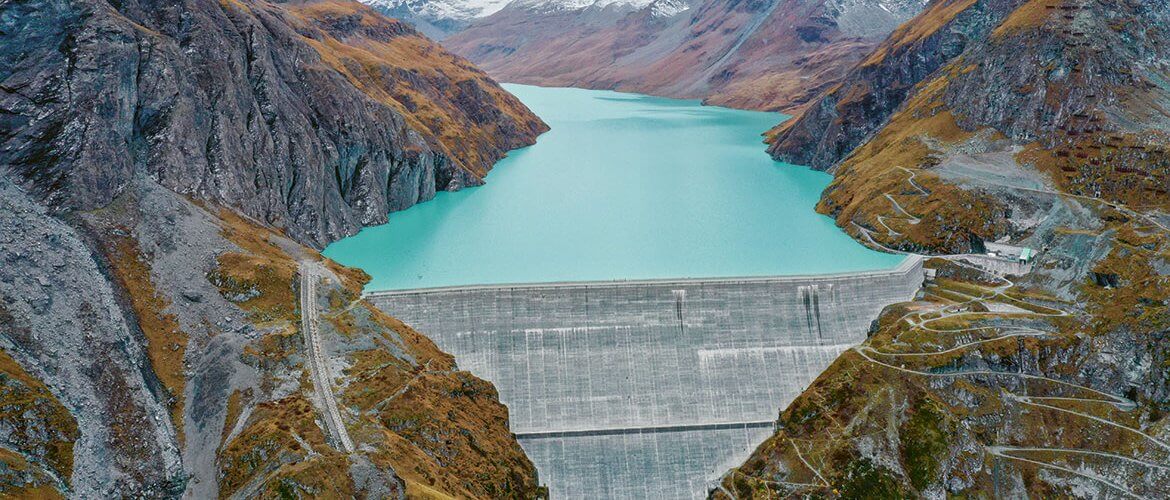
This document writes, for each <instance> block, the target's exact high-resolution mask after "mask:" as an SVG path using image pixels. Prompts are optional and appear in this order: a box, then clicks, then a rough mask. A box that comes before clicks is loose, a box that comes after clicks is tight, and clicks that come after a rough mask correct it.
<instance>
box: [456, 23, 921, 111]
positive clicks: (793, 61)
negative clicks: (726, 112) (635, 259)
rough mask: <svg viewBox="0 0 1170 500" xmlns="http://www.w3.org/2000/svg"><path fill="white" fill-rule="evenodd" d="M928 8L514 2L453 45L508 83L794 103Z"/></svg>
mask: <svg viewBox="0 0 1170 500" xmlns="http://www.w3.org/2000/svg"><path fill="white" fill-rule="evenodd" d="M617 5H621V4H617ZM922 6H923V2H922V1H919V0H897V1H894V0H815V1H810V0H775V1H727V0H709V1H702V2H690V3H689V4H680V5H678V6H677V7H673V6H672V8H665V7H664V5H662V2H653V3H650V4H649V5H644V6H640V7H639V8H637V9H624V10H622V9H616V8H612V7H611V8H610V9H609V10H607V11H605V12H606V13H607V15H605V16H602V15H601V11H599V10H596V9H586V10H583V11H578V12H576V13H575V14H574V13H570V12H566V11H555V12H550V11H546V10H532V9H524V8H513V7H509V8H506V9H503V10H501V11H500V12H498V13H496V14H494V15H492V16H489V17H487V18H485V19H482V20H479V21H476V22H474V23H472V25H471V26H469V27H468V28H467V29H466V30H464V31H462V32H460V33H457V34H455V35H453V36H451V37H450V38H448V39H446V40H445V42H444V43H445V45H446V46H448V47H450V48H451V49H452V50H454V51H456V52H458V53H460V54H463V55H465V56H467V57H468V58H470V59H471V60H473V61H475V62H477V63H478V64H481V65H482V66H483V67H484V68H485V69H486V70H487V71H488V72H489V73H491V74H493V75H494V76H496V77H498V78H501V79H504V80H507V81H514V82H519V83H532V84H537V85H556V86H565V85H571V86H579V87H589V88H605V89H616V90H624V91H633V92H646V93H651V94H658V95H667V96H672V97H688V98H705V99H707V100H708V102H710V103H713V104H718V105H726V106H734V107H741V108H752V109H768V110H789V111H791V110H794V109H798V108H800V107H801V106H802V105H804V104H806V103H807V102H809V101H810V100H812V99H813V98H815V97H817V96H818V95H820V94H821V93H822V92H823V91H825V90H826V89H828V88H830V87H832V86H833V85H834V84H835V83H837V82H838V81H839V80H840V78H841V77H842V76H843V75H844V74H845V72H846V70H847V69H848V68H850V67H851V66H852V65H853V64H854V63H856V62H857V61H858V60H859V58H860V57H862V56H863V55H864V54H865V53H866V52H868V50H869V49H871V48H872V47H873V46H874V45H875V44H877V43H878V42H879V41H881V40H882V38H883V37H885V36H886V35H887V34H889V33H890V31H892V30H893V29H894V28H896V27H897V26H898V25H899V24H900V23H901V22H903V21H905V20H906V19H909V18H910V17H911V16H913V15H914V14H915V13H917V12H918V10H919V9H921V8H922ZM684 8H685V9H684Z"/></svg>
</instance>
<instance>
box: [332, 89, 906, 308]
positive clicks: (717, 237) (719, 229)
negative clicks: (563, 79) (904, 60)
mask: <svg viewBox="0 0 1170 500" xmlns="http://www.w3.org/2000/svg"><path fill="white" fill-rule="evenodd" d="M505 87H506V88H507V89H508V90H509V91H510V92H512V93H513V94H515V95H516V96H517V97H519V98H520V100H522V101H524V103H525V104H527V105H528V107H529V108H531V109H532V110H533V111H534V112H535V113H536V114H537V115H539V116H540V117H541V118H543V119H544V121H545V122H547V123H548V124H549V126H551V127H552V130H551V131H550V132H548V133H546V134H544V135H542V136H541V137H540V139H539V140H538V141H537V143H536V144H535V145H533V146H531V147H527V148H523V149H519V150H516V151H512V152H511V153H510V154H509V156H508V158H505V159H504V160H502V161H500V162H499V163H498V164H496V166H495V168H494V169H493V170H492V171H491V173H490V174H489V175H488V177H487V184H486V185H484V186H481V187H475V188H470V189H464V190H462V191H458V192H454V193H448V192H442V193H439V194H438V195H437V196H435V199H434V200H432V201H429V202H426V203H422V204H419V205H416V206H414V207H411V208H410V209H407V210H404V211H401V212H395V213H393V214H391V215H390V222H389V223H387V224H384V225H381V226H377V227H370V228H366V229H364V230H362V231H361V232H360V233H358V234H356V235H354V236H352V237H349V238H346V239H343V240H341V241H338V242H336V243H333V244H332V245H330V246H329V247H328V248H326V249H325V255H326V256H328V257H330V258H332V259H334V260H336V261H338V262H340V263H342V264H345V265H347V266H355V267H360V268H362V269H364V270H365V271H366V272H367V273H369V274H370V275H371V276H372V277H373V281H372V282H371V283H370V284H369V285H368V286H367V289H369V290H389V289H406V288H423V287H435V286H451V285H473V284H500V283H535V282H552V281H594V280H619V279H648V278H713V277H739V276H769V275H790V274H818V273H837V272H850V271H864V270H874V269H884V268H889V267H894V266H896V265H897V264H898V263H899V262H901V259H902V257H901V256H897V255H890V254H884V253H879V252H875V251H872V250H869V249H867V248H865V247H863V246H862V245H860V244H858V243H857V242H855V241H853V240H852V239H851V238H849V236H847V235H846V234H845V233H844V232H842V231H841V230H840V229H838V228H837V227H836V226H835V225H834V224H833V221H832V220H831V219H830V218H828V217H825V216H823V215H819V214H817V213H816V212H815V211H814V209H813V208H814V206H815V205H816V202H817V199H818V198H819V196H820V193H821V191H822V190H823V189H824V188H825V186H827V185H828V183H829V181H830V180H831V177H830V176H829V175H828V174H825V173H821V172H815V171H812V170H809V169H807V168H802V167H795V166H792V165H787V164H784V163H779V162H776V161H773V160H772V159H771V158H770V157H769V156H768V155H767V154H766V153H765V152H764V145H763V144H762V143H761V137H760V134H761V133H763V132H764V131H766V130H767V129H768V128H770V127H772V126H773V125H775V124H777V123H779V122H781V121H782V120H783V119H784V116H783V115H779V114H775V113H761V112H753V111H739V110H733V109H726V108H717V107H711V106H701V105H700V104H699V102H698V101H688V100H675V99H662V98H657V97H648V96H642V95H636V94H623V93H617V92H608V91H593V90H580V89H565V88H541V87H531V86H526V85H505Z"/></svg>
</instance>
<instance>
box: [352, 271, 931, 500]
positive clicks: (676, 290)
mask: <svg viewBox="0 0 1170 500" xmlns="http://www.w3.org/2000/svg"><path fill="white" fill-rule="evenodd" d="M921 284H922V261H921V259H920V258H918V257H909V258H907V259H906V260H905V261H903V262H902V263H901V264H900V265H899V266H898V267H896V268H894V269H890V270H883V271H872V272H861V273H850V274H834V275H811V276H781V277H761V278H741V279H686V280H647V281H620V282H586V283H551V284H533V285H501V286H468V287H452V288H434V289H421V290H405V291H390V292H374V293H370V294H367V299H368V300H369V301H370V302H372V303H373V304H374V305H375V306H377V307H379V308H380V309H382V310H384V311H385V312H387V313H389V314H391V315H393V316H395V317H397V318H399V319H401V320H402V321H404V322H405V323H406V324H408V325H410V326H412V327H414V328H415V329H417V330H418V331H420V332H422V333H424V334H426V335H427V336H428V337H430V338H431V339H433V340H434V341H435V342H436V343H437V344H438V345H439V347H441V348H442V349H444V350H445V351H447V352H449V353H451V354H453V355H454V356H455V357H456V360H457V361H458V363H459V366H460V367H461V368H462V369H465V370H468V371H471V372H472V373H474V374H476V375H478V376H480V377H482V378H484V379H487V380H489V381H491V382H492V383H493V384H495V386H496V387H497V388H498V389H499V392H500V400H501V401H503V402H504V403H505V404H507V405H508V407H509V410H510V425H511V429H512V432H514V433H516V434H517V437H518V438H519V440H520V444H521V445H522V446H523V447H524V449H525V450H526V452H527V453H528V455H529V456H530V457H531V458H532V460H533V462H534V463H535V464H536V465H537V468H538V470H539V471H540V474H541V480H542V482H544V483H545V484H547V485H548V486H549V488H550V490H551V493H552V496H553V497H554V498H586V497H588V498H597V497H608V498H649V497H655V498H690V497H703V496H705V495H706V484H707V483H708V482H709V481H711V480H713V479H715V478H717V477H718V476H719V475H720V474H722V473H723V472H724V471H725V470H726V469H727V468H729V467H731V466H734V465H737V463H738V461H739V460H742V459H744V458H746V456H747V455H748V453H750V452H751V450H752V449H753V448H754V447H755V446H757V445H758V444H759V443H760V442H762V441H763V439H764V438H766V437H767V436H768V435H770V434H771V433H772V422H773V421H774V420H775V419H776V416H777V414H778V412H779V410H780V409H781V408H782V407H783V406H785V405H787V404H788V403H789V402H790V401H791V400H792V399H793V398H795V397H796V396H797V395H798V394H800V392H801V391H802V390H803V389H804V388H805V387H806V386H807V385H808V384H809V383H810V382H811V381H812V380H813V379H815V378H816V377H817V376H818V375H819V374H820V373H821V372H822V371H823V370H824V369H825V368H826V367H828V365H829V364H830V363H832V361H833V360H834V359H836V358H837V356H839V355H840V354H841V352H843V351H844V350H846V349H849V348H850V347H851V346H853V345H856V344H858V343H860V342H861V341H863V340H864V339H865V336H866V332H867V331H868V329H869V326H870V324H871V322H872V321H873V320H874V319H876V318H877V315H878V313H879V312H880V311H881V310H882V308H884V307H885V306H887V305H889V304H893V303H897V302H902V301H906V300H909V299H911V298H913V297H914V295H915V294H916V293H917V291H918V289H919V287H920V286H921Z"/></svg>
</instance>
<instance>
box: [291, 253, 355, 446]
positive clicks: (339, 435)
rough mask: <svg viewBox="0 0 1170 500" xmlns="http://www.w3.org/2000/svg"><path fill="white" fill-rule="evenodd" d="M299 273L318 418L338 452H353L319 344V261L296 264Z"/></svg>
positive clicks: (302, 324) (303, 325)
mask: <svg viewBox="0 0 1170 500" xmlns="http://www.w3.org/2000/svg"><path fill="white" fill-rule="evenodd" d="M299 266H300V272H301V332H303V333H304V335H305V352H306V354H307V356H306V358H307V359H308V365H309V378H310V379H312V381H313V392H314V393H315V394H316V398H315V399H316V400H317V401H318V402H319V403H320V406H321V408H320V410H321V412H322V415H321V420H322V421H323V422H324V423H325V430H326V431H327V433H328V434H329V435H330V437H332V438H333V442H334V443H336V444H337V445H338V447H339V448H340V449H341V451H343V452H345V453H353V450H354V447H353V441H351V440H350V439H349V431H347V430H346V429H345V422H344V421H343V420H342V419H341V411H339V410H338V409H337V400H336V399H335V398H334V396H333V385H332V384H331V382H330V381H331V380H332V378H333V377H332V376H330V374H329V364H328V363H326V362H325V355H324V349H322V347H321V331H320V322H321V315H320V311H318V310H317V281H318V280H320V279H321V274H320V270H319V269H318V264H317V263H316V262H313V261H309V260H302V261H300V263H299Z"/></svg>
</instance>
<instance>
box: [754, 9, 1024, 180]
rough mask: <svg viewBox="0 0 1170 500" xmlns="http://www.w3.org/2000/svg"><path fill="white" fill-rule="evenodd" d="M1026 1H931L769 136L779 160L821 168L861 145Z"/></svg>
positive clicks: (840, 158)
mask: <svg viewBox="0 0 1170 500" xmlns="http://www.w3.org/2000/svg"><path fill="white" fill-rule="evenodd" d="M1021 3H1023V2H1022V0H975V1H971V0H949V1H941V2H931V4H930V5H929V6H928V7H927V8H926V9H924V10H923V11H922V12H921V13H920V14H918V15H917V16H916V17H915V18H914V19H913V21H912V22H908V23H906V24H905V25H903V26H901V27H900V28H898V29H897V30H896V31H894V32H893V33H891V34H890V36H889V38H887V39H886V40H885V41H883V42H882V43H881V44H880V45H878V46H877V47H876V48H874V49H873V50H872V51H871V52H870V53H869V55H868V56H866V57H865V58H864V60H863V61H861V62H860V64H857V65H856V66H855V67H853V68H852V69H851V70H849V71H848V74H847V75H846V76H845V77H844V78H843V79H842V82H841V83H840V85H837V86H836V87H835V88H832V89H831V90H829V92H828V93H827V94H826V95H825V96H824V97H823V98H821V99H819V100H817V101H816V102H815V103H813V105H811V106H809V108H808V109H807V110H805V111H803V112H802V113H801V114H799V115H798V116H796V117H795V118H794V119H792V120H789V121H787V122H785V123H784V124H782V125H780V126H779V127H777V128H776V129H775V130H773V131H772V132H771V133H770V134H769V135H770V137H769V139H768V143H769V144H770V146H769V148H768V152H769V153H771V154H772V156H773V157H775V158H776V159H777V160H781V161H786V162H789V163H795V164H798V165H808V166H811V167H813V168H816V169H820V170H824V169H827V168H829V167H831V166H833V165H835V164H836V163H837V162H839V161H841V160H842V159H844V158H845V156H847V155H848V154H849V153H850V152H852V151H853V149H854V148H856V147H857V146H859V145H861V144H862V143H863V142H864V141H865V140H867V139H868V138H869V137H870V135H871V134H872V133H873V132H874V131H875V130H877V129H878V128H879V127H881V126H882V125H884V124H885V123H886V121H887V120H888V119H889V117H890V115H892V114H893V113H894V111H896V110H897V109H898V107H899V106H900V105H901V104H902V102H904V101H905V100H906V98H907V96H908V95H909V94H910V93H911V92H912V91H913V89H914V86H915V85H917V84H918V83H919V82H921V81H922V80H924V79H925V78H926V77H928V76H929V75H931V74H933V73H934V72H935V71H937V70H938V69H939V68H941V67H943V65H945V64H947V63H949V62H950V61H951V60H952V59H954V58H955V57H957V56H958V55H959V54H961V53H962V52H963V50H964V49H966V47H967V44H968V43H970V41H971V40H978V39H981V38H983V37H985V36H986V35H987V34H988V33H989V32H990V31H991V30H992V29H994V28H995V26H997V25H998V24H999V22H1000V21H1002V20H1003V18H1004V17H1005V16H1007V15H1008V13H1009V12H1011V10H1012V7H1014V6H1016V5H1019V4H1021Z"/></svg>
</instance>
